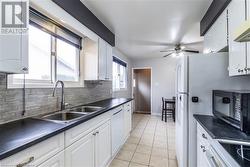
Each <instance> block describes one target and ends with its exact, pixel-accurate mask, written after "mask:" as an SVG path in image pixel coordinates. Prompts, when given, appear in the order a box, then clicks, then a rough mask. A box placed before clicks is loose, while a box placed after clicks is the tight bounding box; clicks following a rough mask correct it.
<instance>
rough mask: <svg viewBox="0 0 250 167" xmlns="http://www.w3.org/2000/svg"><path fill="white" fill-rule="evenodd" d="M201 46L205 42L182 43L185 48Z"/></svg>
mask: <svg viewBox="0 0 250 167" xmlns="http://www.w3.org/2000/svg"><path fill="white" fill-rule="evenodd" d="M200 44H203V41H196V42H190V43H185V42H184V43H181V45H184V46H192V45H200Z"/></svg>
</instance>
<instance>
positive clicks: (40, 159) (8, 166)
mask: <svg viewBox="0 0 250 167" xmlns="http://www.w3.org/2000/svg"><path fill="white" fill-rule="evenodd" d="M63 149H64V134H63V133H62V134H59V135H57V136H54V137H52V138H49V139H47V140H45V141H43V142H41V143H38V144H36V145H34V146H32V147H30V148H27V149H26V150H23V151H21V152H19V153H16V154H14V155H12V156H10V157H8V158H5V159H3V160H1V161H0V167H27V166H32V167H33V166H34V167H36V166H39V165H40V164H42V163H44V162H46V161H47V160H49V159H50V158H52V157H53V156H55V155H57V154H58V153H59V152H61V151H63Z"/></svg>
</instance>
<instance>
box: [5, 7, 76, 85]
mask: <svg viewBox="0 0 250 167" xmlns="http://www.w3.org/2000/svg"><path fill="white" fill-rule="evenodd" d="M80 50H81V37H79V36H78V35H76V34H74V33H73V32H71V31H69V30H68V29H65V28H64V27H62V26H61V25H58V24H57V23H55V22H54V21H53V20H50V19H49V18H47V17H46V16H44V15H42V14H41V13H39V12H37V11H35V10H33V9H31V10H30V26H29V73H28V74H26V75H25V79H26V83H27V85H28V86H29V85H31V87H32V86H34V85H35V86H34V87H40V86H41V87H43V86H49V85H51V84H53V83H54V82H55V81H56V80H62V81H65V82H70V83H73V84H77V83H80V82H79V81H80V77H79V76H80V74H79V73H80V72H79V71H80ZM23 78H24V75H23V74H15V75H10V76H9V84H8V85H10V86H9V87H18V85H20V84H22V83H23Z"/></svg>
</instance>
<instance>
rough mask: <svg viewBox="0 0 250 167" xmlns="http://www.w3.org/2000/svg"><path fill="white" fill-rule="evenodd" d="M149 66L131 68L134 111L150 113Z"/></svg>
mask: <svg viewBox="0 0 250 167" xmlns="http://www.w3.org/2000/svg"><path fill="white" fill-rule="evenodd" d="M151 75H152V71H151V68H142V69H138V68H136V69H133V97H134V111H135V112H136V113H141V114H151Z"/></svg>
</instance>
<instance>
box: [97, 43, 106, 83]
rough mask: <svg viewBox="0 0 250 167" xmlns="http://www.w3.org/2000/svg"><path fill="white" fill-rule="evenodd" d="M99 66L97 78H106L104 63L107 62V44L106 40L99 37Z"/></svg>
mask: <svg viewBox="0 0 250 167" xmlns="http://www.w3.org/2000/svg"><path fill="white" fill-rule="evenodd" d="M98 57H99V58H98V59H99V63H98V64H99V67H98V79H99V80H105V79H106V71H107V69H106V63H107V44H106V42H105V41H104V40H103V39H101V38H99V53H98Z"/></svg>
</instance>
